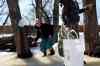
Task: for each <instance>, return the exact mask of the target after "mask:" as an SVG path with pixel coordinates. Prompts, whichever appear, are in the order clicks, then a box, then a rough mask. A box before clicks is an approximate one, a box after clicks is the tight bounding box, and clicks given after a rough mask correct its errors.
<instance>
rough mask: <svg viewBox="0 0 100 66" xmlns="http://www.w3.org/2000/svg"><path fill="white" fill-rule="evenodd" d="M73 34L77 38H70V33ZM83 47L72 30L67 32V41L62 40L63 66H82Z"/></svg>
mask: <svg viewBox="0 0 100 66" xmlns="http://www.w3.org/2000/svg"><path fill="white" fill-rule="evenodd" d="M71 32H74V33H75V34H76V36H77V38H73V37H70V33H71ZM83 48H84V45H83V44H82V42H81V39H80V38H79V37H78V35H77V33H76V32H75V31H74V30H69V31H68V33H67V39H64V40H63V50H64V64H65V66H83V65H84V63H83V60H84V50H83Z"/></svg>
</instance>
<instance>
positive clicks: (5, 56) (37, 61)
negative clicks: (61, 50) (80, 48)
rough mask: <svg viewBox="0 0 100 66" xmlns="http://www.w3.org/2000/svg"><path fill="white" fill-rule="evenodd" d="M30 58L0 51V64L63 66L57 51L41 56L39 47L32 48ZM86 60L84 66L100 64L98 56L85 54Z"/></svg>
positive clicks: (6, 65)
mask: <svg viewBox="0 0 100 66" xmlns="http://www.w3.org/2000/svg"><path fill="white" fill-rule="evenodd" d="M31 51H32V52H33V53H34V54H33V57H32V58H29V59H20V58H17V54H16V52H0V59H1V60H0V66H64V65H63V58H62V57H60V56H59V55H58V54H57V53H56V54H55V55H54V56H47V57H42V53H41V52H40V50H39V48H38V47H37V48H32V49H31ZM85 60H86V62H87V64H86V65H84V66H100V58H95V57H90V56H87V55H85Z"/></svg>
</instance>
